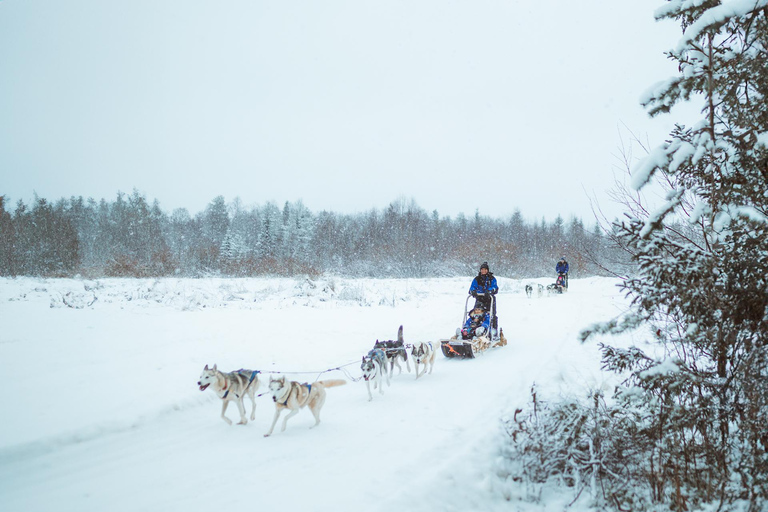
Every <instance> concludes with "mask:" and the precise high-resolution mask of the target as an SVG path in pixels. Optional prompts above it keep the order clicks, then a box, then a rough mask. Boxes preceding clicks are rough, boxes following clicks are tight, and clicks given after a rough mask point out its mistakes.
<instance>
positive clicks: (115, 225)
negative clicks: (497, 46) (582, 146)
mask: <svg viewBox="0 0 768 512" xmlns="http://www.w3.org/2000/svg"><path fill="white" fill-rule="evenodd" d="M608 240H609V239H607V238H606V237H605V236H604V234H603V233H602V232H601V228H600V227H599V226H598V224H597V223H595V225H594V226H593V227H592V228H591V229H587V228H585V226H584V224H583V222H582V221H581V219H578V218H575V217H574V218H571V219H570V221H568V222H566V221H564V220H563V218H562V217H561V216H557V218H556V219H555V220H554V221H553V222H546V220H544V219H542V220H541V221H540V222H533V223H531V222H527V221H526V220H525V219H524V218H523V215H522V213H521V212H520V211H519V210H515V211H514V213H512V214H511V215H510V216H509V217H508V218H506V219H498V218H491V217H488V216H483V215H481V214H480V212H479V211H476V212H475V215H474V216H473V217H467V216H465V215H462V214H459V215H458V216H456V217H455V218H451V217H446V216H440V215H439V214H438V212H437V211H433V212H431V213H428V212H426V211H425V210H423V209H422V208H420V207H419V206H418V204H417V203H416V202H415V201H414V200H410V201H407V200H405V199H398V200H395V201H393V202H392V203H390V204H389V205H388V206H387V207H386V208H384V209H383V210H378V209H371V210H369V211H367V212H364V213H358V214H339V213H335V212H332V211H325V210H324V211H321V212H319V213H314V212H312V211H310V210H309V209H308V208H307V207H306V206H304V204H303V203H302V202H301V201H297V202H286V203H285V204H284V205H283V206H282V208H280V207H279V206H278V205H276V204H274V203H272V202H269V203H266V204H264V205H257V206H253V207H249V208H246V207H244V206H243V204H242V202H241V201H240V200H239V199H235V200H234V201H232V202H230V203H227V202H226V201H225V200H224V198H223V197H222V196H218V197H215V198H213V200H212V201H211V202H210V203H209V204H208V205H207V206H206V208H205V209H204V211H202V212H199V213H197V214H195V215H192V214H190V213H189V211H188V210H186V209H183V208H180V209H176V210H174V211H172V212H171V213H170V214H168V213H166V212H165V211H163V209H162V208H161V207H160V204H159V202H158V201H157V200H155V201H153V202H152V203H151V204H150V203H149V202H148V201H147V199H146V198H145V197H144V195H142V194H141V193H139V192H138V191H136V190H134V191H133V192H132V193H131V194H124V193H121V192H119V193H117V196H116V198H115V199H114V200H112V201H108V200H106V199H101V200H99V201H96V200H95V199H93V198H88V199H84V198H83V197H71V198H69V199H64V198H62V199H58V200H56V201H55V202H52V201H49V200H48V199H45V198H41V197H35V198H34V200H33V201H32V203H31V204H25V203H24V202H23V201H21V200H19V201H17V202H16V204H15V205H13V206H12V205H11V204H9V199H8V198H7V197H6V196H0V275H4V276H20V275H39V276H62V277H64V276H73V275H83V276H89V277H148V276H156V277H161V276H189V277H199V276H207V275H221V276H260V275H272V276H292V275H300V274H306V275H313V274H321V273H335V274H344V275H350V276H356V277H384V278H386V277H443V276H454V275H467V274H468V273H469V274H471V273H474V272H476V271H477V268H478V266H479V264H480V263H481V262H482V261H488V262H489V263H490V265H491V269H492V271H493V272H495V273H497V274H499V275H504V276H507V277H516V278H523V277H540V276H548V275H552V274H553V273H554V265H555V262H556V261H557V260H558V259H559V258H560V257H561V256H566V257H567V258H568V260H569V263H570V264H571V268H572V269H573V273H574V275H575V276H579V275H581V276H585V275H595V274H605V273H606V271H607V266H609V265H608V264H606V263H605V262H606V261H611V257H610V256H609V253H610V252H611V247H610V245H611V244H609V243H607V241H608ZM614 259H615V258H614Z"/></svg>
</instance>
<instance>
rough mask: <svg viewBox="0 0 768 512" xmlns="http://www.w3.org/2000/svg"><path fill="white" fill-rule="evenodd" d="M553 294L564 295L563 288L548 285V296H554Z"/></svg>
mask: <svg viewBox="0 0 768 512" xmlns="http://www.w3.org/2000/svg"><path fill="white" fill-rule="evenodd" d="M553 293H563V286H562V285H561V284H558V283H552V284H548V285H547V295H552V294H553Z"/></svg>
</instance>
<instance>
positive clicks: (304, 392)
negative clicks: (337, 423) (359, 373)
mask: <svg viewBox="0 0 768 512" xmlns="http://www.w3.org/2000/svg"><path fill="white" fill-rule="evenodd" d="M346 383H347V381H345V380H320V381H317V382H313V383H312V384H307V383H304V384H299V383H298V382H295V381H292V380H286V378H285V375H283V376H281V377H278V378H276V379H275V378H274V377H270V378H269V392H270V393H271V394H272V400H273V401H274V402H275V417H274V419H273V420H272V426H271V427H269V432H267V433H266V434H264V437H268V436H270V435H272V431H273V430H274V429H275V424H276V423H277V419H278V418H279V417H280V413H281V412H283V409H288V410H289V411H291V412H289V413H288V415H287V416H286V417H285V418H283V427H282V428H281V429H280V432H285V426H286V424H287V423H288V418H291V417H293V416H296V414H298V412H299V410H300V409H301V408H302V407H306V406H309V410H310V411H312V416H314V417H315V424H314V425H312V427H316V426H318V425H319V424H320V409H322V408H323V404H324V403H325V388H332V387H335V386H341V385H342V384H346ZM312 427H310V428H312Z"/></svg>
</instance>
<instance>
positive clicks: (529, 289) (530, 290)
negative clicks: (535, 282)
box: [525, 284, 533, 299]
mask: <svg viewBox="0 0 768 512" xmlns="http://www.w3.org/2000/svg"><path fill="white" fill-rule="evenodd" d="M525 294H526V295H527V296H528V298H529V299H530V298H531V295H533V286H531V285H530V284H527V285H525Z"/></svg>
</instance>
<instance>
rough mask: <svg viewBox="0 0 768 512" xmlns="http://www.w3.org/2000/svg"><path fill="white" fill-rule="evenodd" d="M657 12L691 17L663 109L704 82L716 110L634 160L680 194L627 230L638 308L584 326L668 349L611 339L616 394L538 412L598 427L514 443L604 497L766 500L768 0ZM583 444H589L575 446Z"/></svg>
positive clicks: (632, 218) (616, 231)
mask: <svg viewBox="0 0 768 512" xmlns="http://www.w3.org/2000/svg"><path fill="white" fill-rule="evenodd" d="M656 16H657V18H659V19H674V20H677V21H678V22H679V23H680V25H681V26H682V28H683V37H682V39H681V41H680V42H679V44H678V45H677V46H676V47H675V48H674V49H672V50H671V51H670V52H669V54H668V55H669V57H670V58H671V59H673V60H674V61H675V62H676V63H677V64H678V66H679V69H680V75H679V76H678V77H675V78H673V79H671V80H668V81H666V82H663V83H661V84H658V85H657V86H655V87H653V88H651V89H650V90H649V93H648V95H647V97H646V98H645V100H644V104H645V105H646V107H647V108H648V111H649V112H650V113H651V114H652V115H656V114H659V113H664V112H668V111H669V110H670V109H671V108H672V107H673V106H674V105H675V104H676V103H678V102H680V101H685V100H688V99H690V98H691V97H693V96H695V95H697V96H700V97H703V98H704V102H705V103H704V104H705V107H704V110H703V114H704V119H703V120H702V121H701V122H700V123H698V124H696V125H694V126H692V127H685V126H677V127H676V128H675V130H674V131H673V132H672V133H671V134H670V139H669V140H668V141H667V142H666V143H665V144H663V145H662V146H660V147H659V148H657V149H655V150H653V151H651V152H650V154H649V156H648V157H647V158H646V159H645V160H644V161H643V163H641V164H640V165H639V166H638V167H637V168H636V169H635V170H634V173H633V184H634V186H635V188H636V189H638V190H639V189H641V188H642V187H644V186H645V185H646V184H648V183H650V182H652V181H653V180H659V181H661V182H664V183H666V184H667V185H668V188H669V192H668V194H667V197H666V202H665V204H663V205H661V207H659V208H658V209H656V210H650V211H647V213H646V214H644V215H638V212H642V211H644V209H642V208H640V209H633V210H632V211H631V212H630V213H628V216H627V220H626V221H624V222H621V223H616V224H615V225H614V226H613V228H612V236H613V237H615V239H616V240H617V241H619V243H620V245H621V246H622V247H623V249H624V250H625V251H626V252H627V253H629V254H631V255H632V258H633V262H634V263H635V264H636V269H635V271H634V272H632V273H631V274H630V275H628V276H626V278H625V280H624V282H623V288H624V290H625V291H626V292H627V294H628V295H629V296H630V297H631V298H632V309H631V311H630V312H629V313H628V314H627V315H626V316H625V317H624V318H620V319H617V320H615V321H613V322H609V323H606V324H602V325H597V326H594V327H593V328H592V329H589V330H587V331H585V332H584V333H582V338H583V339H585V340H586V339H589V338H590V337H592V336H593V335H595V334H605V333H622V332H625V331H627V330H630V329H639V328H642V329H647V328H648V327H650V329H648V331H647V332H649V333H650V334H649V336H651V337H652V341H653V342H654V343H653V344H652V347H654V348H653V350H641V349H639V348H636V347H633V348H630V349H620V348H617V347H613V346H610V345H601V350H602V356H603V362H604V366H605V368H606V369H608V370H611V371H614V372H617V373H619V374H621V375H623V376H625V377H626V380H625V381H624V383H623V385H621V386H619V387H618V388H617V390H616V393H615V395H614V397H613V399H612V401H611V405H610V406H608V405H602V404H600V402H599V401H596V402H595V405H594V407H590V406H588V405H582V404H575V405H574V404H571V403H565V404H558V405H555V406H552V407H551V408H550V409H551V410H550V411H549V413H548V414H545V415H544V417H543V418H542V417H541V415H538V416H536V415H535V416H533V417H534V418H535V419H536V421H537V422H538V423H539V424H541V425H543V428H551V426H552V425H553V424H557V423H558V422H559V421H560V420H558V418H565V419H566V420H567V422H570V423H574V421H576V420H574V418H576V419H578V421H579V422H580V423H577V424H578V425H584V426H589V428H588V429H586V430H585V428H583V427H579V428H575V427H574V428H571V429H564V428H561V429H559V430H558V429H555V430H552V431H553V435H552V436H550V437H549V438H547V439H534V437H532V435H527V434H526V432H528V431H529V430H530V429H528V430H526V428H525V427H526V425H528V424H530V423H531V420H530V417H529V419H527V420H525V421H524V422H522V423H520V424H519V425H517V424H515V425H513V427H514V428H513V429H512V433H511V434H510V435H512V434H514V435H515V436H516V438H518V439H515V442H514V443H513V451H514V453H515V454H516V455H519V456H520V457H523V458H524V461H525V463H526V464H527V465H528V466H531V465H533V469H531V468H530V467H528V469H527V472H528V474H532V475H534V476H535V477H536V478H539V481H541V480H542V479H543V480H544V481H546V482H550V483H552V482H554V481H555V480H556V479H557V478H559V479H561V481H562V482H563V484H564V485H565V486H571V487H573V486H576V485H577V483H576V480H575V477H574V476H573V473H574V472H579V476H581V477H582V478H584V477H586V476H587V475H589V476H590V477H591V478H593V479H595V480H596V485H591V486H589V487H590V488H591V493H590V495H591V497H592V499H593V500H594V502H595V504H596V505H598V506H600V507H606V508H612V509H616V510H662V509H669V510H692V509H702V508H705V507H707V508H713V509H718V510H734V509H740V510H749V511H754V512H757V511H759V510H764V509H765V503H766V500H768V423H766V421H765V418H766V417H768V354H767V352H766V349H767V347H766V343H767V342H768V279H766V270H767V269H768V194H767V193H766V190H768V103H767V100H768V0H731V1H720V0H700V1H690V0H673V1H670V2H667V3H666V4H665V6H664V7H662V8H661V9H659V10H658V11H657V13H656ZM644 332H645V331H644ZM534 403H535V401H534ZM534 407H535V405H534ZM567 422H566V423H567ZM601 425H611V427H610V431H611V432H612V434H611V435H609V436H608V437H607V438H606V437H605V436H603V435H602V434H601V435H595V434H594V432H606V430H605V429H604V428H603V427H601ZM594 429H599V430H598V431H596V430H594ZM587 432H593V434H589V435H587ZM532 439H533V440H535V441H537V443H533V445H532V444H531V440H532ZM580 445H581V446H584V447H586V446H589V448H590V449H589V452H588V453H587V452H585V451H584V449H582V450H581V451H579V450H574V449H573V448H568V447H578V446H580ZM526 446H528V447H530V446H535V447H536V450H534V451H533V453H534V454H535V453H540V452H542V451H545V450H548V449H550V450H551V449H555V448H556V449H557V451H556V453H558V454H560V457H561V458H562V459H563V463H562V465H561V466H558V467H551V468H550V467H548V466H543V465H542V464H536V463H535V461H536V459H535V457H534V456H532V455H530V454H527V453H526V452H525V447H526ZM606 447H608V450H607V451H606V449H605V448H606ZM566 448H568V449H566ZM598 448H599V449H598ZM618 454H622V455H623V457H624V460H625V461H626V466H624V467H622V466H621V465H616V464H615V461H616V460H617V459H616V456H617V455H618ZM588 456H589V457H591V459H590V460H592V465H591V466H589V467H586V466H584V465H583V463H582V461H583V460H584V459H585V458H586V457H588ZM542 474H543V475H544V476H543V477H542V476H540V475H542ZM529 481H530V479H529ZM628 490H631V491H632V492H628Z"/></svg>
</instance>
